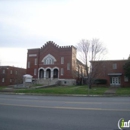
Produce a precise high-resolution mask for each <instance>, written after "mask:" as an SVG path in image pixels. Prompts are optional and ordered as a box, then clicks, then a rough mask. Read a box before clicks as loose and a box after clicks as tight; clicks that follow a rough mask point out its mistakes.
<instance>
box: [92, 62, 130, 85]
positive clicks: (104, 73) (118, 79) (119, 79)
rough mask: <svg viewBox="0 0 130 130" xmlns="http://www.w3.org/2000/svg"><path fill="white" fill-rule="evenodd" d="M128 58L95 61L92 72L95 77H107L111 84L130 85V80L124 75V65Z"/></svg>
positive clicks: (108, 82)
mask: <svg viewBox="0 0 130 130" xmlns="http://www.w3.org/2000/svg"><path fill="white" fill-rule="evenodd" d="M126 61H127V60H106V61H93V62H91V63H92V72H96V74H95V79H106V80H107V84H108V85H110V86H130V80H129V79H128V78H127V77H126V76H125V75H124V69H123V66H124V64H125V63H126Z"/></svg>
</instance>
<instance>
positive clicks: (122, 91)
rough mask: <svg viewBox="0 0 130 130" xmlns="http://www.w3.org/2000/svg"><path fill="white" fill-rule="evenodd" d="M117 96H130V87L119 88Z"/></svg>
mask: <svg viewBox="0 0 130 130" xmlns="http://www.w3.org/2000/svg"><path fill="white" fill-rule="evenodd" d="M116 95H130V87H126V88H125V87H124V88H118V89H117V91H116Z"/></svg>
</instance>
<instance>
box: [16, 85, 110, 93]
mask: <svg viewBox="0 0 130 130" xmlns="http://www.w3.org/2000/svg"><path fill="white" fill-rule="evenodd" d="M107 89H108V88H107V87H93V88H92V89H91V90H90V89H88V87H87V86H57V87H48V88H40V89H23V90H16V91H15V92H16V93H38V94H82V95H83V94H85V95H88V94H89V95H91V94H92V95H102V94H104V92H105V91H106V90H107Z"/></svg>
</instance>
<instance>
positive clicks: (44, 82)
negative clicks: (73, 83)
mask: <svg viewBox="0 0 130 130" xmlns="http://www.w3.org/2000/svg"><path fill="white" fill-rule="evenodd" d="M57 82H58V78H56V79H50V78H48V79H43V78H41V79H38V80H37V84H42V85H43V87H46V86H52V85H56V84H57Z"/></svg>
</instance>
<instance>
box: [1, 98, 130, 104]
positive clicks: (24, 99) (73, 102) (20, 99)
mask: <svg viewBox="0 0 130 130" xmlns="http://www.w3.org/2000/svg"><path fill="white" fill-rule="evenodd" d="M0 100H6V101H7V100H17V101H18V100H19V101H32V102H58V103H59V102H61V103H68V104H112V105H117V104H130V103H129V102H88V101H86V102H85V101H84V102H82V101H81V102H80V101H77V102H75V101H51V100H41V99H40V100H38V99H37V100H36V99H34V100H33V99H31V98H29V99H26V98H16V99H5V98H0Z"/></svg>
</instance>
